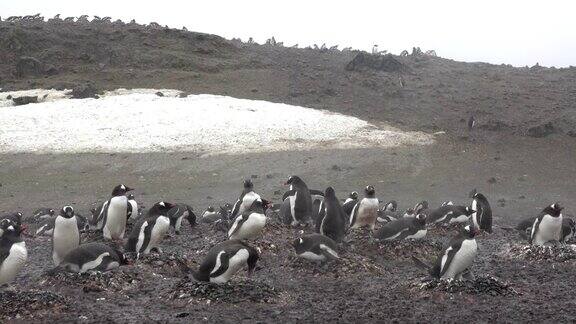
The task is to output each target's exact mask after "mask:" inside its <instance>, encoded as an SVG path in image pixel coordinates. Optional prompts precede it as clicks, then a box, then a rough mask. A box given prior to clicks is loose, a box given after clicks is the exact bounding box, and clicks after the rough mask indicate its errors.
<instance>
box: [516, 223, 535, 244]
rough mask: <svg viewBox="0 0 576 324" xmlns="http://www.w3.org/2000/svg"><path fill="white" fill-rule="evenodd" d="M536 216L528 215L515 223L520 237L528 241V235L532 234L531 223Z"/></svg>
mask: <svg viewBox="0 0 576 324" xmlns="http://www.w3.org/2000/svg"><path fill="white" fill-rule="evenodd" d="M536 218H537V217H528V218H525V219H524V220H522V221H521V222H520V223H518V225H516V229H517V230H518V231H519V232H520V237H522V238H524V239H526V240H528V241H530V235H531V234H532V225H534V221H535V220H536Z"/></svg>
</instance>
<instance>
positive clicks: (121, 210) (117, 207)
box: [103, 196, 128, 240]
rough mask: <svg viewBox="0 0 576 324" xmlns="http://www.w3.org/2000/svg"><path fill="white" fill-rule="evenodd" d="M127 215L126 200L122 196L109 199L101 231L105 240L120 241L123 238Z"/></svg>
mask: <svg viewBox="0 0 576 324" xmlns="http://www.w3.org/2000/svg"><path fill="white" fill-rule="evenodd" d="M127 214H128V198H126V197H124V196H118V197H113V198H112V199H110V203H109V205H108V215H107V217H106V224H104V230H103V234H104V237H105V238H107V239H109V240H120V239H122V238H124V230H125V229H126V215H127Z"/></svg>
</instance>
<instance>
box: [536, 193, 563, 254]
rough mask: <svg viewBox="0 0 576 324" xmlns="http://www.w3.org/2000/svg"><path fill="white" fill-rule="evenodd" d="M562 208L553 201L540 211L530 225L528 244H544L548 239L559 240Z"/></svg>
mask: <svg viewBox="0 0 576 324" xmlns="http://www.w3.org/2000/svg"><path fill="white" fill-rule="evenodd" d="M562 209H563V208H562V207H560V205H559V204H558V203H554V204H552V205H550V206H548V207H546V208H544V209H543V210H542V211H541V212H540V214H539V215H538V218H536V220H535V221H534V225H532V232H531V233H530V244H534V245H544V244H546V243H548V242H550V241H560V234H561V233H562Z"/></svg>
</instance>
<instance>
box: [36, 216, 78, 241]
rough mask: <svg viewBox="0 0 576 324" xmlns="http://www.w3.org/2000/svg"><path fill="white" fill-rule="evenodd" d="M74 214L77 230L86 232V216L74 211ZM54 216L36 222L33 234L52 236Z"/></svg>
mask: <svg viewBox="0 0 576 324" xmlns="http://www.w3.org/2000/svg"><path fill="white" fill-rule="evenodd" d="M74 215H75V216H76V223H77V225H78V231H79V232H80V233H83V232H86V231H87V230H88V229H89V225H88V221H87V220H86V218H85V217H84V216H82V215H80V214H77V213H74ZM56 217H57V216H54V217H50V218H46V219H44V220H43V221H41V222H40V224H38V227H36V230H35V231H34V235H36V236H39V235H45V236H52V234H53V233H54V225H55V223H56Z"/></svg>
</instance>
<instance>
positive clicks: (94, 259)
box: [48, 242, 129, 274]
mask: <svg viewBox="0 0 576 324" xmlns="http://www.w3.org/2000/svg"><path fill="white" fill-rule="evenodd" d="M126 264H129V262H128V260H127V259H126V257H125V255H124V254H123V253H122V252H121V251H120V250H119V249H117V248H113V247H111V246H109V245H107V244H104V243H99V242H92V243H85V244H82V245H80V246H79V247H77V248H75V249H73V250H72V251H70V252H69V253H68V254H66V256H65V257H64V259H63V260H62V262H61V263H60V264H59V265H58V266H57V267H56V268H54V269H52V270H50V271H49V272H48V273H49V274H53V273H56V272H58V271H67V272H74V273H85V272H92V271H100V272H105V271H110V270H112V269H116V268H118V267H119V266H121V265H126Z"/></svg>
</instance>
